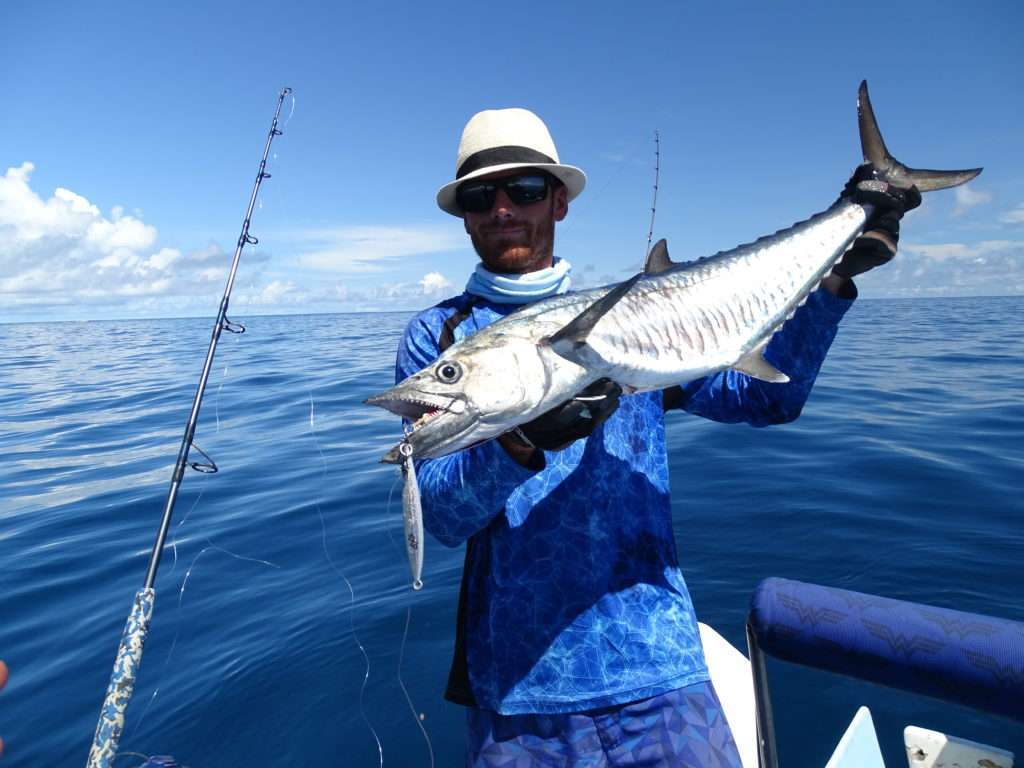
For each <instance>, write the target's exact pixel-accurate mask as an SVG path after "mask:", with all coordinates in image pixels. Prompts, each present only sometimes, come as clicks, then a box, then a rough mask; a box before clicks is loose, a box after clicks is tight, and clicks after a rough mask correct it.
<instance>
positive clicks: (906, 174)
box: [857, 80, 982, 192]
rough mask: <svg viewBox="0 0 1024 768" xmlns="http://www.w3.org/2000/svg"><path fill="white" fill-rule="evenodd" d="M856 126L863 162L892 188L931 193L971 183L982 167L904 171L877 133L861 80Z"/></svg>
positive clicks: (869, 102) (873, 116)
mask: <svg viewBox="0 0 1024 768" xmlns="http://www.w3.org/2000/svg"><path fill="white" fill-rule="evenodd" d="M857 123H858V125H859V126H860V146H861V150H862V151H863V153H864V160H865V161H866V162H869V163H871V164H872V165H873V166H875V168H876V169H877V170H878V171H879V172H880V173H881V175H882V177H883V178H884V180H885V181H888V182H889V183H891V184H893V185H894V186H897V187H900V188H903V189H907V188H909V187H911V186H914V187H917V189H918V191H919V192H932V191H934V190H936V189H947V188H948V187H955V186H958V185H960V184H963V183H965V182H968V181H970V180H971V179H973V178H974V177H975V176H977V175H978V174H979V173H981V170H982V169H981V168H969V169H967V170H963V171H930V170H926V169H919V168H907V166H905V165H904V164H903V163H901V162H900V161H899V160H897V159H896V158H894V157H893V156H892V155H890V154H889V150H888V149H886V147H885V142H884V141H883V140H882V133H881V131H879V130H878V121H877V120H875V111H874V110H873V109H872V108H871V99H870V98H869V97H868V83H867V81H866V80H862V81H861V83H860V89H859V90H858V91H857Z"/></svg>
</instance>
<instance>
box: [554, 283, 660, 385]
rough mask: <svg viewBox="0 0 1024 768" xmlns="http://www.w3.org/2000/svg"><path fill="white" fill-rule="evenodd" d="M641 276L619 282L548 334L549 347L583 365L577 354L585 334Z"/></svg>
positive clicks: (585, 338)
mask: <svg viewBox="0 0 1024 768" xmlns="http://www.w3.org/2000/svg"><path fill="white" fill-rule="evenodd" d="M641 277H643V275H642V274H637V275H633V276H632V277H631V278H629V280H626V281H625V282H622V283H619V284H618V285H617V286H615V287H614V288H612V290H610V291H609V292H608V293H606V294H605V295H604V296H602V297H601V298H600V299H598V300H597V301H595V302H594V303H593V304H591V305H590V306H589V307H587V308H586V309H584V310H583V311H582V312H580V313H579V314H578V315H576V317H574V318H573V319H572V320H570V321H569V323H568V324H566V325H565V327H563V328H561V329H560V330H558V331H557V332H555V333H553V334H552V335H551V336H549V337H548V338H547V339H546V341H547V343H548V344H549V345H551V348H552V349H553V350H555V352H557V353H558V354H559V355H561V356H562V357H564V358H565V359H566V360H568V361H569V362H572V363H576V364H577V365H584V361H583V360H582V358H581V357H580V355H579V352H580V350H581V349H582V348H583V347H584V346H586V343H587V336H589V335H590V332H591V331H592V330H594V326H595V325H597V323H598V321H599V320H600V319H601V318H602V317H604V315H605V314H606V313H607V312H608V310H610V309H611V308H612V307H614V306H615V305H616V304H617V303H618V302H619V299H621V298H622V297H623V296H625V295H626V294H627V293H628V292H629V289H630V288H632V287H633V284H634V283H636V281H637V280H639V279H640V278H641Z"/></svg>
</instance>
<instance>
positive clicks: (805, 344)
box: [679, 288, 853, 427]
mask: <svg viewBox="0 0 1024 768" xmlns="http://www.w3.org/2000/svg"><path fill="white" fill-rule="evenodd" d="M852 304H853V301H852V300H851V299H843V298H839V297H838V296H834V295H832V294H831V293H829V292H828V291H826V290H824V289H821V288H819V289H818V290H817V291H815V292H814V293H812V294H811V295H810V296H808V298H807V302H806V303H805V304H804V305H803V306H802V307H800V308H799V309H797V311H796V314H794V315H793V318H792V319H791V320H789V321H788V322H786V324H785V325H783V326H782V328H781V329H780V330H779V331H778V332H777V333H776V334H775V336H774V337H772V340H771V341H770V342H769V343H768V347H767V348H766V349H765V355H764V356H765V359H766V360H768V362H770V363H771V364H772V365H774V366H775V367H776V368H778V369H779V370H780V371H782V372H783V373H785V374H786V375H787V376H789V381H788V382H787V383H785V384H772V383H770V382H766V381H761V380H760V379H755V378H753V377H751V376H749V375H747V374H745V373H740V372H738V371H734V370H726V371H721V372H719V373H716V374H713V375H712V376H706V377H704V378H701V379H695V380H694V381H691V382H689V383H687V384H684V385H683V386H682V400H681V402H680V403H679V407H680V408H682V409H683V410H685V411H687V412H689V413H692V414H695V415H697V416H703V417H704V418H707V419H712V420H713V421H721V422H728V423H736V422H746V423H748V424H751V425H752V426H755V427H763V426H767V425H769V424H783V423H785V422H788V421H793V420H794V419H795V418H797V416H799V415H800V411H801V410H802V409H803V407H804V403H806V402H807V398H808V396H809V395H810V393H811V387H812V386H813V385H814V380H815V379H816V378H817V377H818V371H819V370H820V369H821V364H822V362H824V360H825V355H826V354H827V353H828V350H829V347H830V346H832V340H833V339H835V336H836V331H838V329H839V321H840V320H841V319H842V317H843V315H845V314H846V311H847V310H848V309H849V308H850V306H851V305H852Z"/></svg>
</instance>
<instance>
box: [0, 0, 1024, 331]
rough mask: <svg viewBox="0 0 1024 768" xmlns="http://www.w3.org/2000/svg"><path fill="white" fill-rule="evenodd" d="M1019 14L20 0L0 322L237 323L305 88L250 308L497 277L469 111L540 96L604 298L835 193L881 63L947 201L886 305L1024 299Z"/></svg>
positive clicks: (881, 105) (391, 304)
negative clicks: (244, 227)
mask: <svg viewBox="0 0 1024 768" xmlns="http://www.w3.org/2000/svg"><path fill="white" fill-rule="evenodd" d="M1022 21H1024V11H1022V10H1021V6H1020V5H1019V4H1015V3H1010V2H1003V3H997V2H993V3H978V4H966V3H936V2H928V3H923V2H906V3H899V4H892V3H874V2H864V3H857V4H855V5H854V4H849V3H845V4H839V3H821V4H818V6H817V7H816V6H811V5H810V4H806V3H784V2H777V3H757V4H753V3H751V4H741V3H728V2H727V3H720V4H718V5H717V6H715V7H714V8H712V7H710V5H709V4H696V3H683V2H671V3H642V2H641V3H629V4H611V3H607V4H604V3H590V4H569V3H552V2H545V3H533V2H521V3H516V4H510V5H508V6H498V5H496V4H494V3H476V4H458V5H456V4H448V3H439V2H431V3H422V2H419V3H412V2H410V3H380V4H371V3H358V4H357V3H334V4H321V3H304V2H296V3H262V2H238V3H231V2H218V1H216V0H214V1H212V2H208V3H204V4H199V3H178V4H159V5H157V4H144V3H117V2H106V3H101V4H84V3H78V4H75V3H56V2H35V3H27V2H26V3H16V2H8V3H4V4H2V5H0V25H2V27H3V28H4V30H5V35H4V37H5V42H4V45H3V46H2V48H0V85H2V89H3V93H4V95H5V109H4V110H3V116H2V117H0V321H12V320H13V321H18V320H64V319H90V318H129V317H167V316H206V315H209V316H212V315H214V314H215V313H216V306H217V301H218V299H219V296H220V294H221V292H222V290H223V284H224V277H225V274H226V269H227V266H228V264H229V262H230V256H231V253H232V251H233V247H234V242H235V239H236V238H237V235H238V229H239V227H240V225H241V218H242V215H243V213H244V209H245V204H246V202H247V200H248V194H249V190H250V187H251V183H252V179H253V177H254V174H255V171H256V166H257V163H258V161H259V154H260V152H261V150H262V146H263V141H264V139H265V135H266V130H267V127H268V124H269V121H270V117H271V115H272V111H273V107H274V102H275V98H276V95H277V92H278V91H279V89H280V88H281V87H282V86H285V85H288V86H291V87H292V88H294V90H295V99H294V103H293V102H291V101H289V102H288V103H286V105H285V111H284V116H285V118H286V120H287V123H286V126H285V131H286V133H285V135H284V136H282V137H280V138H279V139H278V140H277V142H276V144H275V146H274V156H273V157H272V159H271V163H270V168H269V170H270V172H271V173H272V174H273V178H272V179H271V180H270V181H268V182H267V183H266V184H265V185H264V190H263V193H262V194H261V199H260V204H259V207H258V208H257V210H256V211H255V214H254V217H253V225H252V231H253V233H254V234H256V235H257V236H258V237H259V238H260V245H259V246H258V247H256V248H247V249H246V252H245V254H244V256H243V261H242V265H241V268H240V272H239V277H238V282H237V285H236V289H235V294H234V298H233V301H232V306H233V309H234V310H235V314H236V315H239V316H244V315H246V314H268V313H301V312H351V311H366V310H392V309H393V310H405V309H414V308H418V307H424V306H428V305H429V304H432V303H434V302H435V301H437V300H439V299H440V298H443V297H444V296H446V295H450V294H451V293H456V292H458V291H460V290H461V288H462V286H463V285H464V283H465V280H466V278H467V276H468V274H469V272H470V270H471V269H472V267H473V265H474V264H475V261H476V259H475V257H474V255H473V253H472V250H471V249H470V248H469V245H468V239H467V238H466V236H465V234H464V232H463V229H462V226H461V222H459V221H458V220H457V219H454V218H452V217H450V216H448V215H446V214H444V213H442V212H441V211H439V210H438V209H437V207H436V205H435V204H434V194H435V192H436V190H437V188H438V187H439V186H440V185H441V184H443V183H445V182H446V181H448V180H449V179H450V178H451V175H452V173H453V170H454V169H453V166H454V159H455V150H456V144H457V141H458V136H459V133H460V131H461V129H462V126H463V125H464V123H465V121H466V120H467V119H468V118H469V117H470V115H472V114H473V113H474V112H476V111H478V110H480V109H484V108H492V107H508V106H523V107H527V108H530V109H533V110H534V111H536V112H537V113H538V114H540V115H541V116H542V117H543V118H544V119H545V121H546V122H547V123H548V125H549V127H550V128H551V131H552V133H553V135H554V137H555V141H556V143H557V144H558V147H559V152H560V153H561V156H562V159H563V160H564V161H565V162H569V163H573V164H575V165H579V166H580V167H582V168H583V169H584V170H585V171H586V172H587V174H588V177H589V183H588V187H587V189H586V190H585V191H584V193H583V195H582V196H581V197H580V198H579V199H578V201H577V202H576V203H574V204H573V206H572V207H571V210H570V214H569V217H568V219H567V220H566V221H565V222H564V223H563V224H562V225H561V226H560V227H559V230H558V234H557V241H556V252H557V253H558V254H559V255H561V256H563V257H565V258H567V259H568V260H569V261H570V262H572V264H573V265H574V273H573V274H574V280H575V284H576V285H577V286H582V285H596V284H601V283H604V282H609V281H611V280H619V279H622V278H623V277H625V276H626V275H627V274H629V273H630V272H632V271H635V270H636V269H637V268H638V267H639V265H640V263H641V262H642V258H643V251H644V246H645V242H646V235H647V228H648V219H649V215H650V211H649V208H650V198H651V186H652V183H653V160H654V146H653V133H654V131H655V129H657V130H658V131H659V132H660V134H661V150H662V155H661V187H660V192H659V197H658V209H657V221H656V224H655V235H656V236H658V237H666V238H668V241H669V246H670V249H671V251H672V254H673V257H674V258H676V259H677V260H678V259H680V258H682V259H690V258H696V257H699V256H702V255H707V254H709V253H713V252H715V251H717V250H721V249H725V248H730V247H732V246H734V245H737V244H739V243H742V242H747V241H749V240H752V239H754V238H756V237H758V236H760V235H762V234H767V233H770V232H773V231H775V230H776V229H779V228H781V227H784V226H788V225H789V224H791V223H792V222H794V221H796V220H799V219H803V218H806V217H807V216H808V215H809V214H811V213H813V212H815V211H817V210H821V209H822V208H825V207H827V205H828V204H830V203H831V202H832V200H833V199H834V197H835V195H836V193H837V192H838V190H839V189H840V187H841V186H842V184H843V182H844V181H845V179H846V177H847V176H848V174H849V172H850V170H851V169H852V167H853V166H854V165H855V164H856V163H857V162H858V161H859V146H858V142H857V134H856V121H855V101H856V88H857V85H858V83H859V82H860V80H861V79H862V78H866V79H867V80H868V82H869V84H870V86H871V93H872V99H873V102H874V106H875V110H876V112H877V114H878V117H879V122H880V124H881V127H882V130H883V133H884V135H885V137H886V140H887V143H888V145H889V147H890V149H891V150H892V151H893V154H895V155H896V156H897V157H898V158H900V159H901V160H903V161H904V162H906V163H907V164H908V165H917V166H921V167H937V168H947V167H948V168H960V167H973V166H978V165H983V166H985V172H984V173H983V174H982V176H981V177H980V178H979V179H977V180H976V181H974V182H972V183H971V184H970V185H969V186H968V187H966V188H962V189H960V190H959V191H944V192H938V193H934V194H932V195H928V196H927V199H926V202H925V204H924V206H922V208H921V209H920V210H918V211H915V212H914V213H912V214H910V215H909V216H908V217H907V219H906V220H905V224H904V235H903V243H902V248H901V253H900V254H899V257H898V259H897V261H895V262H894V263H893V264H891V265H889V266H888V267H887V268H886V269H884V270H877V271H876V272H875V273H872V274H871V275H869V276H866V277H865V278H864V279H863V280H862V281H861V288H862V295H864V296H867V297H887V296H922V297H931V296H948V295H991V294H1024V147H1022V144H1024V142H1022V141H1021V138H1020V137H1021V135H1022V131H1021V127H1022V126H1021V123H1022V121H1024V109H1022V107H1024V92H1022V89H1021V88H1020V87H1019V78H1020V75H1021V72H1024V48H1022V46H1021V44H1020V31H1021V30H1022Z"/></svg>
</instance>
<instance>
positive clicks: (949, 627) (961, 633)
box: [747, 578, 1024, 721]
mask: <svg viewBox="0 0 1024 768" xmlns="http://www.w3.org/2000/svg"><path fill="white" fill-rule="evenodd" d="M747 625H748V631H749V632H750V633H751V634H753V636H754V637H755V638H756V640H757V645H758V646H759V647H760V649H761V651H763V652H764V653H766V654H768V655H770V656H773V657H775V658H777V659H782V660H784V661H789V662H793V663H794V664H801V665H803V666H807V667H815V668H817V669H824V670H828V671H830V672H837V673H839V674H842V675H849V676H851V677H857V678H860V679H862V680H870V681H872V682H875V683H880V684H882V685H887V686H890V687H893V688H899V689H902V690H905V691H912V692H915V693H920V694H924V695H926V696H934V697H936V698H939V699H943V700H944V701H950V702H956V703H959V704H965V705H967V706H969V707H974V708H976V709H979V710H984V711H986V712H991V713H994V714H998V715H1004V716H1006V717H1010V718H1013V719H1015V720H1020V721H1024V623H1021V622H1017V621H1008V620H1006V619H996V618H992V617H990V616H981V615H979V614H974V613H964V612H963V611H953V610H950V609H948V608H933V607H931V606H928V605H921V604H920V603H910V602H904V601H902V600H891V599H888V598H884V597H876V596H874V595H866V594H862V593H860V592H850V591H848V590H845V589H834V588H831V587H822V586H819V585H816V584H806V583H804V582H800V581H790V580H788V579H779V578H771V579H765V580H764V581H762V582H761V584H760V585H759V586H758V588H757V591H756V592H755V593H754V597H753V599H752V600H751V606H750V616H749V618H748V620H747Z"/></svg>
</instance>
